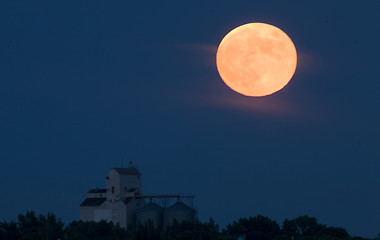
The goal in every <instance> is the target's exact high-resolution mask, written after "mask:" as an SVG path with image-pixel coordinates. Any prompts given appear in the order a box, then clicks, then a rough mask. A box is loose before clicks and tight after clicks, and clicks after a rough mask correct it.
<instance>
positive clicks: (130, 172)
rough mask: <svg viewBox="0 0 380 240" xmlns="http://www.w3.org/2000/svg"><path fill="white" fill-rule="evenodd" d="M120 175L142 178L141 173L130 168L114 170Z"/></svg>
mask: <svg viewBox="0 0 380 240" xmlns="http://www.w3.org/2000/svg"><path fill="white" fill-rule="evenodd" d="M113 169H115V171H116V172H117V173H119V174H120V175H138V176H141V173H140V172H139V171H138V170H137V169H136V168H134V167H129V168H113Z"/></svg>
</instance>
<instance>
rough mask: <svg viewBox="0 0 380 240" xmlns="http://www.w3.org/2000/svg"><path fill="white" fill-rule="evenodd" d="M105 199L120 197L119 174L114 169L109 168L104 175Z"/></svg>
mask: <svg viewBox="0 0 380 240" xmlns="http://www.w3.org/2000/svg"><path fill="white" fill-rule="evenodd" d="M106 183H107V200H108V199H116V198H119V197H120V175H119V173H118V172H116V170H115V169H111V170H110V171H109V172H108V174H107V177H106Z"/></svg>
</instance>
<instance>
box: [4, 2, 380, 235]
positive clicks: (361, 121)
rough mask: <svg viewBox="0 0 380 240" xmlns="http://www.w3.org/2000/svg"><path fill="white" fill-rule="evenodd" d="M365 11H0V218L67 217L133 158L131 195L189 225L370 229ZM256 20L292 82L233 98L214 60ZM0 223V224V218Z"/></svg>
mask: <svg viewBox="0 0 380 240" xmlns="http://www.w3.org/2000/svg"><path fill="white" fill-rule="evenodd" d="M379 10H380V3H378V2H377V1H368V2H365V3H364V2H358V1H335V2H333V1H313V2H308V1H292V2H290V3H289V1H93V0H91V1H78V0H65V1H42V0H35V1H27V0H23V1H13V0H5V1H4V0H3V1H1V2H0V113H1V117H0V159H1V168H0V189H1V191H2V193H3V194H2V197H1V198H0V215H1V218H2V219H5V220H11V219H15V217H16V216H17V214H19V213H24V212H25V211H26V210H34V211H36V212H38V213H47V212H49V211H50V212H54V213H55V214H57V215H58V216H60V217H62V218H63V220H64V221H65V222H67V223H68V222H70V221H72V220H77V219H78V218H79V204H80V203H81V201H82V200H83V199H84V197H85V193H86V191H87V190H88V189H90V188H93V187H97V186H99V187H104V186H105V175H106V173H107V171H108V170H109V169H110V168H111V167H115V166H120V165H121V164H122V163H123V162H124V165H127V163H128V161H130V160H133V161H134V162H135V164H136V165H137V166H138V168H139V170H140V171H141V172H142V173H143V175H144V176H143V184H144V193H173V192H183V193H194V194H195V195H196V199H195V204H196V207H197V208H198V209H199V217H200V219H201V220H207V219H208V218H209V216H212V217H214V218H215V220H216V222H217V223H220V224H221V225H222V226H224V225H225V224H227V223H230V222H232V221H233V220H237V219H238V218H239V217H244V216H250V215H251V216H254V215H257V214H263V215H265V216H268V217H270V218H272V219H275V220H277V221H278V222H279V223H281V222H282V221H283V219H284V218H293V217H297V216H299V215H304V214H308V215H311V216H315V217H317V218H318V220H319V221H320V222H321V223H324V224H328V225H333V226H340V227H344V228H346V229H347V230H348V231H349V233H350V234H352V235H361V236H367V237H374V236H375V235H376V234H377V233H380V229H379V225H378V223H379V222H380V208H379V202H380V191H379V188H380V176H379V170H380V163H379V160H380V147H379V146H380V139H379V133H380V127H379V122H380V108H379V106H378V105H379V103H380V94H379V91H380V81H379V79H380V74H379V55H380V47H379V42H380V34H379V32H380V31H379V30H380V28H379V22H380V15H379V14H378V12H379ZM249 22H265V23H269V24H272V25H275V26H277V27H279V28H281V29H282V30H283V31H285V32H286V33H287V34H288V35H289V36H290V37H291V38H292V40H293V42H294V44H295V46H296V48H297V51H298V67H297V70H296V73H295V75H294V77H293V80H292V81H291V82H290V83H289V84H288V85H287V86H286V87H285V88H284V89H283V90H282V91H280V92H278V93H276V94H274V95H271V96H268V97H264V98H249V97H245V96H242V95H239V94H237V93H235V92H233V91H232V90H230V89H229V88H228V87H227V86H226V85H225V84H224V83H223V82H222V80H221V79H220V77H219V75H218V73H217V70H216V64H215V54H216V49H217V46H218V44H219V42H220V41H221V40H222V38H223V37H224V35H225V34H227V33H228V32H229V31H230V30H232V29H233V28H235V27H237V26H239V25H242V24H245V23H249ZM2 219H0V220H2Z"/></svg>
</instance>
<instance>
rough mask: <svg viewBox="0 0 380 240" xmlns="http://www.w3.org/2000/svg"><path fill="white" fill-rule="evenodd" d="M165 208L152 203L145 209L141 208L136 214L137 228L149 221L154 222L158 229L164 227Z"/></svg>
mask: <svg viewBox="0 0 380 240" xmlns="http://www.w3.org/2000/svg"><path fill="white" fill-rule="evenodd" d="M163 211H164V210H163V208H162V207H160V206H158V205H157V204H155V203H153V202H151V203H149V204H147V205H145V206H144V207H142V208H140V209H139V210H138V211H137V213H136V226H139V224H144V223H145V222H148V221H149V219H150V220H151V221H152V222H153V225H154V226H155V227H156V228H159V227H161V226H162V214H163Z"/></svg>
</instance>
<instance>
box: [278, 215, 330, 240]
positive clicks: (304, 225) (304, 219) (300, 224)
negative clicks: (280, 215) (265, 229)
mask: <svg viewBox="0 0 380 240" xmlns="http://www.w3.org/2000/svg"><path fill="white" fill-rule="evenodd" d="M324 228H325V226H324V225H321V224H319V223H318V222H317V219H316V218H314V217H309V216H300V217H297V218H295V219H293V220H288V219H285V221H284V222H283V224H282V232H283V234H285V235H286V236H288V237H293V238H294V239H309V238H310V237H314V236H319V235H321V233H322V231H323V229H324Z"/></svg>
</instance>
